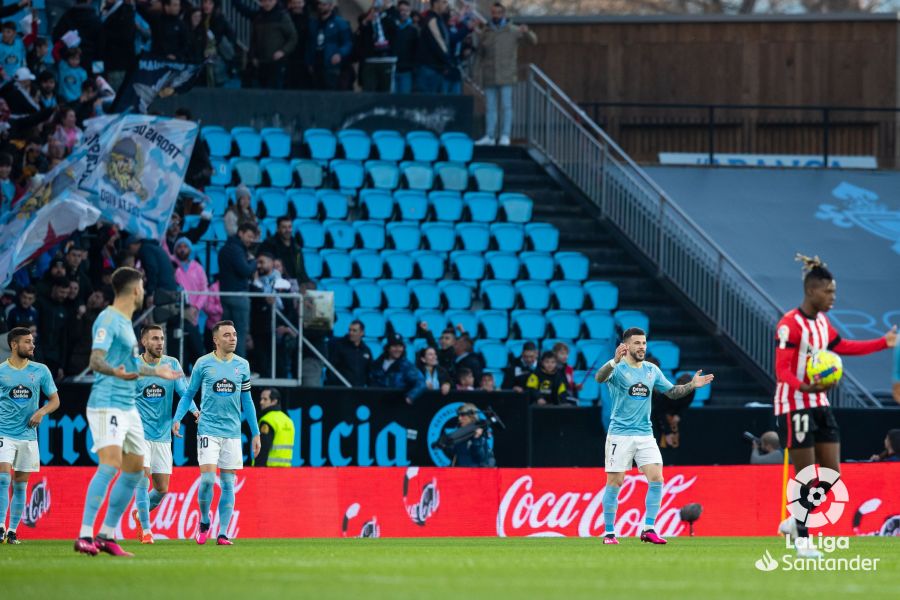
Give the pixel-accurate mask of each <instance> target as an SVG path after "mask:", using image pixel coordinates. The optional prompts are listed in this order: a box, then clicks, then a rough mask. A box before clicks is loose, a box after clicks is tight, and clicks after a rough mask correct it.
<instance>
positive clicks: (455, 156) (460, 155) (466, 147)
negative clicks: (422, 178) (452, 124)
mask: <svg viewBox="0 0 900 600" xmlns="http://www.w3.org/2000/svg"><path fill="white" fill-rule="evenodd" d="M441 145H442V146H443V147H444V152H446V153H447V159H448V160H452V161H454V162H462V163H467V162H469V161H471V160H472V154H473V152H474V150H475V144H474V142H473V141H472V138H470V137H469V136H468V135H466V134H465V133H461V132H458V131H448V132H447V133H444V134H442V135H441Z"/></svg>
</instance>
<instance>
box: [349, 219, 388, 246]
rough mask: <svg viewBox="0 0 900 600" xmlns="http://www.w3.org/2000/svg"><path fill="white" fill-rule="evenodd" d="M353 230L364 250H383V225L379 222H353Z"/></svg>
mask: <svg viewBox="0 0 900 600" xmlns="http://www.w3.org/2000/svg"><path fill="white" fill-rule="evenodd" d="M353 228H354V229H355V230H356V235H357V236H359V239H360V241H361V242H362V247H363V248H365V249H366V250H382V249H383V248H384V224H383V223H381V222H379V221H354V222H353Z"/></svg>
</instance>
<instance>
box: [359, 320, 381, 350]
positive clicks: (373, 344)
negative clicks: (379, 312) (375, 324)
mask: <svg viewBox="0 0 900 600" xmlns="http://www.w3.org/2000/svg"><path fill="white" fill-rule="evenodd" d="M385 331H387V321H385ZM362 341H363V343H364V344H365V345H366V346H368V348H369V350H370V351H371V352H372V356H373V357H374V358H375V360H378V359H379V358H381V357H382V356H383V355H384V351H385V341H386V340H385V339H384V338H377V337H364V338H363V340H362Z"/></svg>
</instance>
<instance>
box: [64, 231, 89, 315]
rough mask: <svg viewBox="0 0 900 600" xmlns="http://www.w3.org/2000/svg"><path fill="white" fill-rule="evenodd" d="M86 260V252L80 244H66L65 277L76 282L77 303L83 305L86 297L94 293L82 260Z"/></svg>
mask: <svg viewBox="0 0 900 600" xmlns="http://www.w3.org/2000/svg"><path fill="white" fill-rule="evenodd" d="M86 258H87V250H86V249H85V248H83V247H82V246H81V245H80V244H78V243H75V242H70V243H69V244H67V248H66V255H65V258H64V260H65V261H66V276H67V277H68V278H69V279H74V280H75V281H77V282H78V287H79V290H80V291H79V295H78V303H79V304H84V302H85V301H86V300H87V297H88V296H90V295H91V292H93V291H94V286H93V284H92V283H91V278H90V276H89V275H88V272H87V265H86V264H85V262H84V260H85V259H86Z"/></svg>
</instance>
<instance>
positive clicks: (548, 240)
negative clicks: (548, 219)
mask: <svg viewBox="0 0 900 600" xmlns="http://www.w3.org/2000/svg"><path fill="white" fill-rule="evenodd" d="M525 235H527V236H528V241H529V242H531V249H532V250H534V251H536V252H556V251H557V250H558V249H559V229H557V228H556V227H555V226H553V225H551V224H550V223H528V224H527V225H525Z"/></svg>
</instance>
